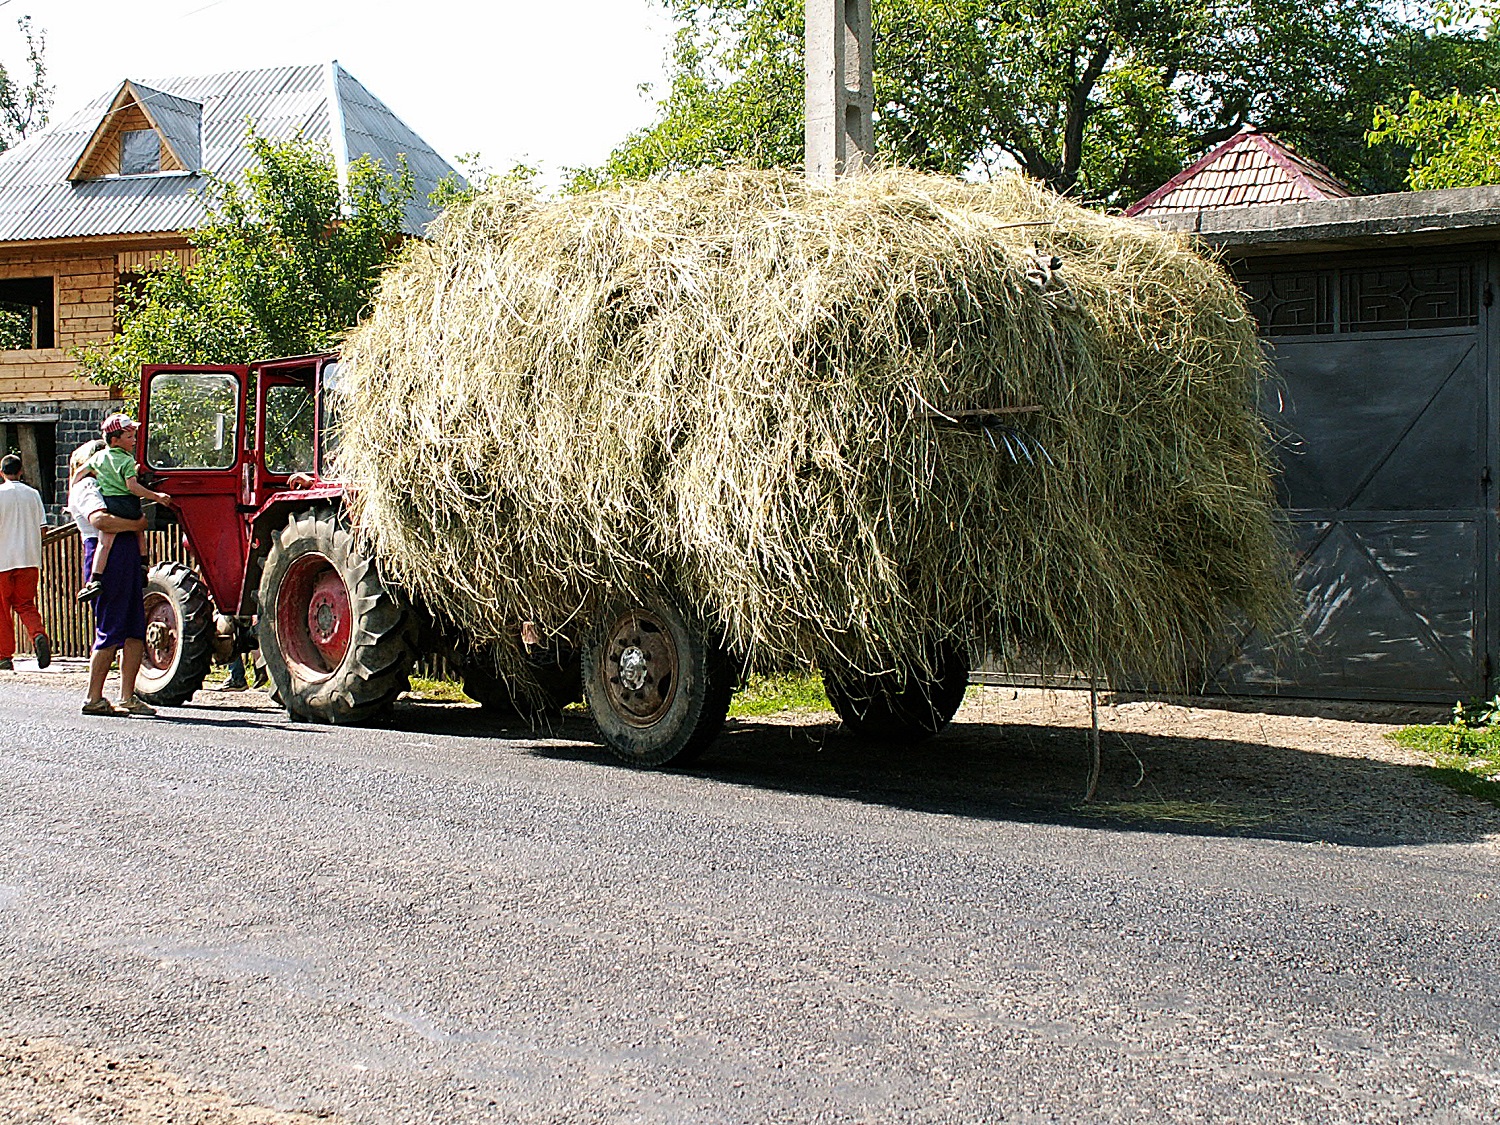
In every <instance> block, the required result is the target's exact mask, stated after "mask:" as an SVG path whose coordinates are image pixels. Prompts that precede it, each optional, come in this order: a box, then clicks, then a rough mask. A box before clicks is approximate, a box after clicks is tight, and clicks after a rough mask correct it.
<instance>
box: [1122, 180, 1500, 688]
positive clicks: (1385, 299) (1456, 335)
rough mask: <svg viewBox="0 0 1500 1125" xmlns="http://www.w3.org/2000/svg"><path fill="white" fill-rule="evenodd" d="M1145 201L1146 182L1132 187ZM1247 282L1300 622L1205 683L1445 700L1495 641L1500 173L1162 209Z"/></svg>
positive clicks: (1487, 682)
mask: <svg viewBox="0 0 1500 1125" xmlns="http://www.w3.org/2000/svg"><path fill="white" fill-rule="evenodd" d="M1148 198H1149V197H1148ZM1143 217H1147V218H1149V219H1151V221H1154V222H1157V223H1159V224H1161V225H1163V226H1168V227H1173V228H1176V229H1180V230H1185V231H1191V232H1193V233H1194V234H1196V235H1197V236H1198V237H1199V238H1201V239H1202V240H1203V241H1204V242H1205V243H1206V244H1207V245H1209V246H1211V247H1213V248H1215V249H1216V250H1217V251H1219V252H1220V253H1221V254H1222V255H1223V256H1224V257H1225V259H1226V261H1227V262H1228V264H1229V265H1230V267H1231V268H1232V269H1233V271H1234V273H1235V276H1236V277H1237V278H1238V280H1239V281H1240V283H1241V285H1242V286H1243V287H1244V290H1245V293H1246V295H1247V297H1248V299H1249V303H1250V307H1251V309H1252V311H1253V312H1254V314H1255V316H1256V318H1257V320H1258V321H1259V324H1260V330H1261V333H1262V335H1263V336H1264V338H1265V341H1266V344H1267V347H1268V349H1269V352H1270V355H1271V358H1272V361H1273V363H1274V365H1275V369H1276V372H1277V374H1278V376H1279V380H1278V383H1277V385H1275V386H1272V387H1270V388H1268V391H1267V394H1266V398H1265V402H1264V410H1265V413H1266V416H1267V418H1268V419H1269V420H1270V422H1271V424H1272V426H1273V428H1274V429H1275V431H1276V432H1277V434H1278V435H1279V437H1280V447H1279V455H1280V462H1281V469H1282V474H1281V480H1280V488H1281V498H1282V502H1283V504H1284V506H1285V509H1286V512H1287V518H1288V520H1289V522H1290V525H1291V531H1292V536H1293V540H1294V543H1295V550H1296V575H1297V579H1296V580H1297V586H1298V590H1299V593H1300V595H1301V597H1302V598H1303V606H1304V608H1303V613H1302V635H1301V636H1300V637H1298V638H1296V639H1295V640H1294V641H1292V642H1290V643H1282V644H1276V643H1274V642H1273V641H1272V640H1271V639H1269V638H1264V637H1258V636H1249V637H1245V638H1243V643H1242V645H1241V647H1240V649H1239V652H1238V653H1237V654H1236V655H1235V656H1234V657H1233V658H1231V659H1230V660H1229V661H1228V662H1227V663H1226V664H1225V665H1224V666H1223V667H1221V668H1219V669H1217V676H1216V679H1217V682H1218V685H1219V687H1220V688H1221V689H1222V690H1226V691H1229V692H1233V693H1236V694H1281V695H1293V696H1307V697H1318V698H1359V699H1374V700H1412V701H1432V702H1452V701H1454V700H1458V699H1463V700H1467V699H1472V698H1478V697H1480V696H1488V695H1490V694H1492V693H1493V692H1494V691H1495V666H1494V657H1495V654H1496V653H1497V652H1500V635H1497V633H1500V605H1497V600H1500V581H1497V575H1496V559H1497V552H1500V534H1497V525H1496V513H1495V504H1496V498H1495V497H1496V493H1495V480H1494V477H1495V474H1496V469H1497V466H1500V347H1497V337H1496V333H1497V326H1500V318H1497V317H1496V310H1495V288H1496V283H1497V264H1500V263H1497V254H1496V247H1497V246H1500V187H1485V188H1465V189H1457V190H1449V191H1427V192H1403V193H1398V194H1389V195H1373V196H1357V197H1336V196H1335V197H1325V198H1311V197H1303V198H1301V199H1297V200H1294V201H1291V202H1284V203H1279V204H1275V205H1259V206H1238V207H1218V208H1214V207H1207V208H1201V209H1199V208H1192V209H1177V210H1171V209H1163V210H1158V211H1157V213H1155V214H1148V215H1145V216H1143Z"/></svg>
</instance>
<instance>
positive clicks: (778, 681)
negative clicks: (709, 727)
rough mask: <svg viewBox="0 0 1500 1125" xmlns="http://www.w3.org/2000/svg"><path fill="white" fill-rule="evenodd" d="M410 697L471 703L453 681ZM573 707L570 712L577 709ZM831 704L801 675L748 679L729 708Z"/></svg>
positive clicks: (747, 712)
mask: <svg viewBox="0 0 1500 1125" xmlns="http://www.w3.org/2000/svg"><path fill="white" fill-rule="evenodd" d="M411 694H413V695H415V696H418V697H420V698H422V699H431V700H435V701H439V702H443V703H472V702H473V700H471V699H470V698H469V697H468V696H467V695H465V694H464V691H463V687H462V686H461V685H460V684H458V683H455V682H454V681H453V680H431V679H428V678H426V677H425V676H413V677H412V678H411ZM581 709H582V705H581V704H575V705H574V706H573V707H570V710H581ZM832 709H833V705H832V704H831V703H829V702H828V696H827V695H826V694H825V693H824V691H823V681H822V679H821V678H820V677H819V676H817V675H816V674H808V675H805V676H751V677H750V682H749V683H748V684H746V685H745V687H744V688H742V689H741V690H740V691H738V692H736V693H735V696H734V699H733V701H732V702H731V703H730V705H729V714H730V716H731V717H734V718H747V717H752V716H756V715H776V714H782V713H785V712H788V711H831V710H832Z"/></svg>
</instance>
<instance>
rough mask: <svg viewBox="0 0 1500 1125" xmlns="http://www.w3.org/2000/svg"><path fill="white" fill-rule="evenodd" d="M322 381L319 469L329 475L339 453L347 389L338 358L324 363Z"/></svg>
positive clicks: (323, 473) (331, 473)
mask: <svg viewBox="0 0 1500 1125" xmlns="http://www.w3.org/2000/svg"><path fill="white" fill-rule="evenodd" d="M320 383H321V386H322V393H323V424H322V428H321V430H320V431H319V436H318V441H319V444H320V445H321V447H322V448H321V449H320V450H319V451H318V452H319V460H318V471H319V473H320V474H321V475H322V476H324V477H328V476H332V475H334V472H333V471H331V466H332V464H333V460H334V458H335V457H336V456H337V455H338V451H339V426H340V423H341V422H342V420H343V417H342V416H343V405H344V394H345V390H344V385H343V383H342V382H341V381H340V379H339V364H338V360H334V361H333V362H332V363H326V364H324V365H323V374H322V377H321V380H320Z"/></svg>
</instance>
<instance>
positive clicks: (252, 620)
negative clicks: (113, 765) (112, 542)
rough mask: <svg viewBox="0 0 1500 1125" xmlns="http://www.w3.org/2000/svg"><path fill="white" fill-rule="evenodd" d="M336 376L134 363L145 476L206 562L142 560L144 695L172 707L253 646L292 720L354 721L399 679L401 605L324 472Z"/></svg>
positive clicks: (321, 367) (404, 658) (286, 368)
mask: <svg viewBox="0 0 1500 1125" xmlns="http://www.w3.org/2000/svg"><path fill="white" fill-rule="evenodd" d="M337 376H338V357H337V356H336V355H317V356H301V357H298V358H295V359H281V360H274V361H271V362H266V363H259V364H254V365H251V366H248V367H231V366H223V367H218V366H192V367H188V366H172V367H165V366H148V367H146V368H145V369H144V370H143V372H142V378H141V427H142V440H141V442H140V443H139V444H138V446H137V450H138V454H139V457H140V461H141V467H142V472H143V473H145V474H148V475H149V476H148V479H155V480H156V481H158V482H159V483H160V484H161V487H162V488H163V490H167V491H170V492H171V495H172V497H173V501H174V505H175V508H176V512H175V515H176V518H177V519H178V520H179V521H180V523H181V525H182V532H183V536H184V538H185V539H186V541H187V544H188V546H189V548H190V549H191V550H192V553H193V555H194V556H195V557H196V558H197V560H198V564H199V568H200V570H201V573H202V580H200V579H199V576H198V574H196V573H194V571H193V570H191V569H189V568H188V567H185V566H182V565H181V564H177V563H164V564H161V565H158V566H156V567H154V568H152V571H151V577H150V581H149V584H148V587H147V591H146V622H147V624H146V656H145V660H144V662H143V666H142V670H141V681H140V683H141V694H142V695H143V696H145V697H146V698H148V699H151V700H153V701H156V702H161V703H165V704H169V705H170V704H178V703H183V702H185V701H186V700H188V699H189V698H191V697H192V695H193V693H194V692H195V691H197V690H198V688H200V687H201V686H202V685H203V679H204V676H205V675H206V674H207V672H208V670H209V667H210V665H211V664H212V662H213V661H214V660H215V659H217V660H219V661H220V662H224V661H227V660H229V659H230V658H231V657H232V656H233V654H235V653H244V652H248V651H249V650H251V649H253V648H256V647H259V649H260V651H261V654H262V658H263V659H264V661H265V664H266V668H267V670H268V671H269V672H270V675H271V678H272V681H273V682H274V684H275V688H276V691H277V693H278V694H279V696H280V699H281V701H282V703H283V704H284V705H285V706H286V708H287V710H288V711H289V712H290V713H291V714H293V715H295V716H299V717H302V718H308V719H313V720H322V721H326V722H351V721H357V720H359V719H362V718H366V717H369V716H370V715H372V714H374V713H375V712H377V711H379V710H380V709H381V708H383V707H385V706H386V705H388V704H389V703H390V702H391V701H392V700H394V699H395V697H396V696H397V695H398V694H400V693H401V692H402V691H403V690H405V689H406V687H407V686H408V680H407V675H408V673H409V671H410V669H411V664H412V659H413V656H414V654H415V651H416V649H415V644H416V635H415V629H414V625H413V618H412V614H411V611H410V609H409V607H407V606H405V605H403V604H402V603H401V602H400V601H399V600H398V599H397V598H396V597H395V596H394V595H393V594H392V593H391V592H390V591H388V590H387V589H386V588H385V586H384V585H383V584H382V583H381V581H380V576H379V574H378V572H377V569H376V567H375V564H374V560H372V559H370V558H367V557H365V556H364V555H362V554H361V553H360V551H359V549H358V547H357V545H356V543H355V537H354V536H353V535H352V534H351V533H350V531H349V529H348V527H347V526H346V525H345V523H344V521H343V519H342V499H343V489H342V488H341V487H340V486H339V485H338V484H336V483H330V482H328V481H326V480H325V479H324V473H323V470H324V466H325V464H327V463H328V461H329V459H330V455H331V453H332V450H331V448H330V444H329V435H330V434H331V432H332V421H333V412H334V409H335V406H334V403H335V401H336V398H335V396H336V394H337V392H336V390H335V387H336V384H337ZM205 581H206V583H207V586H208V589H207V590H206V591H205V590H204V588H203V586H204V582H205Z"/></svg>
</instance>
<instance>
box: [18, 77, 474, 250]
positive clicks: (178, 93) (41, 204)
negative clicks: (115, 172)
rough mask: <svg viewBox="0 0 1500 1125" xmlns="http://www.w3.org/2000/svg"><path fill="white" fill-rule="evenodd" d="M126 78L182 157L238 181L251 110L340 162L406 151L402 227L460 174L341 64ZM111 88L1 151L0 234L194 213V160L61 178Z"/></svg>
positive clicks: (125, 229)
mask: <svg viewBox="0 0 1500 1125" xmlns="http://www.w3.org/2000/svg"><path fill="white" fill-rule="evenodd" d="M330 79H331V80H330ZM132 84H133V85H134V86H135V88H136V89H137V91H139V92H141V93H142V95H143V96H145V97H148V98H151V99H152V100H151V101H150V109H151V113H152V116H153V118H155V120H156V122H157V124H158V125H159V126H160V127H161V129H162V131H163V132H164V133H165V134H166V135H167V139H168V141H169V143H170V144H171V145H172V147H173V149H174V151H176V152H177V154H178V155H179V156H180V157H181V158H182V159H183V161H184V163H187V164H188V165H189V167H194V166H196V167H197V168H198V169H199V171H201V172H207V173H211V174H213V175H215V176H218V177H219V178H221V179H226V180H243V177H244V173H245V170H246V168H247V167H248V166H249V163H250V154H249V152H248V151H247V150H246V148H245V129H246V122H247V119H248V120H250V121H253V122H254V123H255V130H256V132H257V134H259V135H260V136H263V137H269V138H272V139H276V140H287V139H290V138H292V137H294V136H297V135H298V134H299V133H300V134H301V135H302V136H303V137H304V138H305V139H307V140H310V141H315V142H319V143H323V144H328V145H330V147H332V148H334V149H335V152H336V155H337V156H339V157H340V158H341V160H342V163H341V164H340V166H341V167H342V166H343V163H346V162H347V160H348V159H351V158H357V157H359V156H360V155H363V154H368V155H369V156H371V157H373V158H374V159H376V160H379V161H380V162H381V164H383V165H384V166H385V167H386V168H388V169H389V168H394V167H395V166H396V161H397V157H398V155H403V154H404V155H405V156H406V159H407V163H408V165H409V166H410V168H411V171H412V178H413V180H414V182H415V187H416V194H415V195H414V197H413V199H412V202H411V203H410V204H409V205H408V207H407V209H406V226H405V229H406V232H407V233H408V234H421V233H422V228H423V227H424V226H425V225H426V224H427V223H428V222H430V221H431V220H432V218H433V217H434V214H435V212H433V210H432V209H431V208H430V207H428V206H427V193H428V192H430V191H431V190H432V189H433V188H435V187H436V186H437V184H438V181H439V180H441V179H442V178H443V177H444V176H447V175H456V173H455V172H454V170H453V168H452V166H451V165H449V163H448V162H447V161H446V160H444V159H443V158H442V157H441V156H439V155H438V154H437V153H436V152H434V151H433V149H432V147H431V146H430V145H428V144H427V143H426V142H425V141H423V140H422V138H421V137H419V136H417V135H416V133H414V132H412V131H411V129H409V128H408V127H407V126H406V124H405V123H404V122H403V121H402V120H401V119H400V118H399V117H397V116H396V115H395V114H394V113H392V112H391V111H390V110H389V109H387V108H386V106H385V105H384V103H382V102H381V101H380V100H379V99H378V98H376V97H375V96H374V95H373V94H371V93H370V92H369V91H368V90H367V89H365V87H364V86H363V85H362V84H361V83H360V82H359V81H358V80H357V79H355V78H354V77H353V76H352V75H351V74H349V73H348V72H347V71H346V70H344V69H343V68H342V67H340V66H339V65H338V64H337V63H324V64H321V65H313V66H294V67H278V68H273V69H268V70H249V71H231V72H228V73H224V74H208V75H198V76H193V77H187V78H165V79H150V80H147V81H145V82H133V83H132ZM117 90H118V87H113V88H111V90H110V91H109V92H108V93H105V94H102V95H100V96H99V97H98V98H95V99H94V100H93V101H92V102H90V103H89V104H88V105H87V106H86V107H85V108H83V109H82V110H80V111H79V112H77V113H75V114H74V115H73V116H72V117H69V118H68V119H67V120H65V121H62V122H61V123H59V124H57V125H54V126H52V127H51V128H49V129H46V130H45V131H43V132H41V133H37V134H35V135H33V136H31V137H28V138H26V140H24V141H22V142H21V143H20V144H19V145H17V146H15V147H14V148H12V149H9V150H8V151H6V152H4V153H0V242H11V241H20V240H29V239H44V238H72V237H81V236H85V235H106V234H146V233H158V232H166V231H178V230H185V229H188V228H190V227H194V226H197V225H198V223H199V222H200V221H201V220H202V218H203V204H202V202H201V200H200V199H199V197H198V195H199V193H201V192H202V190H203V188H204V187H205V185H206V179H205V177H204V176H203V175H201V174H199V173H198V172H196V171H195V172H191V173H183V172H161V173H157V174H154V175H149V176H113V177H106V178H103V179H97V180H88V181H83V182H80V183H76V184H75V183H70V182H69V181H68V179H67V176H68V172H69V170H70V169H71V168H72V166H73V163H74V162H75V161H76V160H77V159H78V157H79V154H80V153H82V152H83V148H84V146H85V145H86V144H88V142H89V139H90V137H92V136H93V134H94V131H95V129H96V128H97V127H98V125H99V122H100V120H101V118H102V117H103V116H104V114H105V113H106V112H107V111H108V109H109V106H110V103H111V101H112V100H113V98H114V95H115V93H116V91H117ZM333 90H337V92H338V98H339V102H340V106H339V107H335V108H337V109H339V110H340V112H337V113H330V112H329V110H330V106H329V97H330V92H331V91H333ZM147 91H150V93H149V94H148V93H147ZM153 95H159V96H156V97H153ZM194 104H196V105H198V106H199V107H200V110H199V111H198V125H197V128H196V137H197V143H198V151H197V153H196V159H194V158H193V157H192V156H190V154H189V151H185V150H187V149H190V148H191V143H190V141H189V140H188V135H189V130H190V128H192V127H193V123H192V122H191V121H190V118H192V117H193V111H192V109H191V107H192V106H193V105H194ZM340 119H341V120H342V121H343V122H344V128H343V135H342V137H340V138H334V137H331V136H330V129H331V126H330V121H331V120H340ZM179 141H180V142H181V147H179ZM340 141H341V142H342V145H341V146H340V144H339V142H340Z"/></svg>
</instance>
